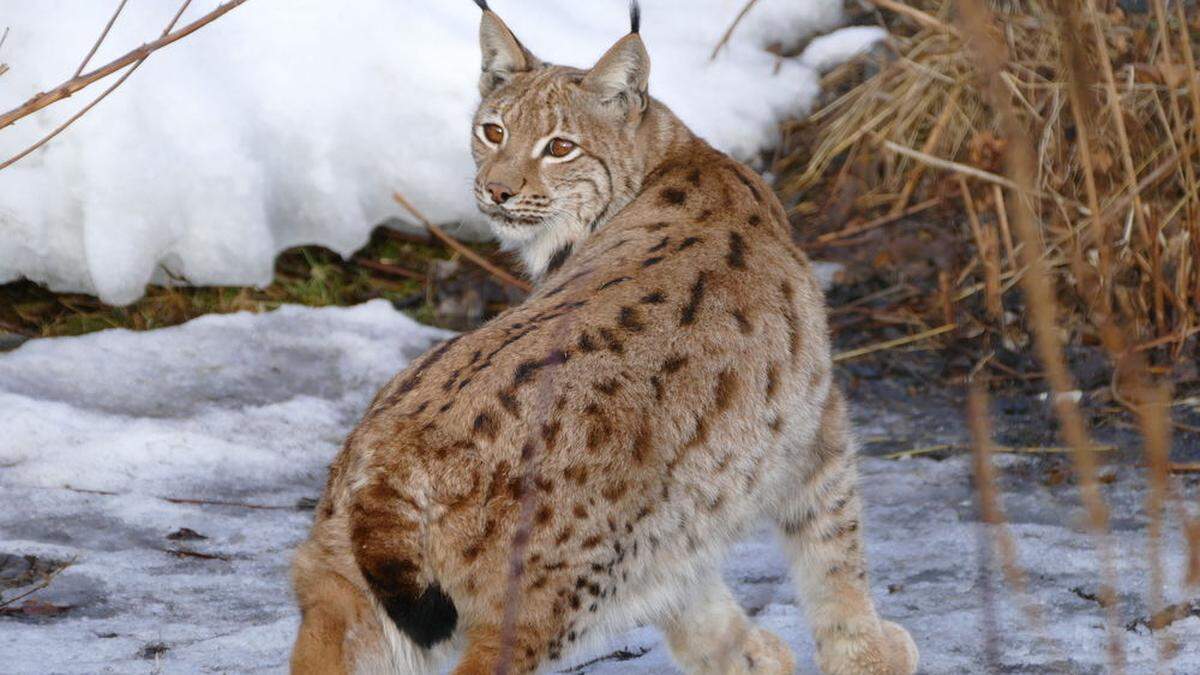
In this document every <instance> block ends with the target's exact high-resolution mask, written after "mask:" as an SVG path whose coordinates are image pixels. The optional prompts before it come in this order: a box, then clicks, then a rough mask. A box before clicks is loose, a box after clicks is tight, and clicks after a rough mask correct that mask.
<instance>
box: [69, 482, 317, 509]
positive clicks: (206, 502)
mask: <svg viewBox="0 0 1200 675" xmlns="http://www.w3.org/2000/svg"><path fill="white" fill-rule="evenodd" d="M62 489H64V490H66V491H68V492H78V493H79V494H85V495H100V496H102V497H123V496H125V495H127V494H131V493H128V492H110V491H108V490H89V489H87V488H77V487H71V486H70V485H65V486H63V488H62ZM146 496H147V497H151V498H153V499H157V500H160V501H164V502H168V503H171V504H188V505H195V506H230V507H234V508H239V509H254V510H260V511H294V510H295V509H296V507H295V506H277V505H274V504H247V503H245V502H229V501H223V500H219V499H192V498H188V497H161V496H158V495H146Z"/></svg>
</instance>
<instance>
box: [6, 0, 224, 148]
mask: <svg viewBox="0 0 1200 675" xmlns="http://www.w3.org/2000/svg"><path fill="white" fill-rule="evenodd" d="M244 2H246V0H228V1H227V2H225V3H224V4H222V5H219V6H217V7H216V8H215V9H213V10H212V11H211V12H209V13H208V14H205V15H204V16H202V17H200V18H199V19H196V20H195V21H193V22H191V23H189V24H187V25H186V26H184V27H183V28H180V29H179V30H177V31H175V32H173V33H167V34H165V35H163V36H162V37H160V38H159V39H157V40H155V41H153V42H148V43H146V44H144V45H142V46H140V47H138V48H137V49H134V50H132V51H129V52H127V53H126V54H124V55H122V56H120V57H118V58H116V59H113V60H112V61H110V62H108V63H106V64H105V65H103V66H101V67H99V68H97V69H95V70H92V71H90V72H87V73H84V74H83V75H80V76H78V77H73V78H71V79H69V80H67V81H66V82H63V83H61V84H59V85H58V86H56V87H54V88H53V89H51V90H50V91H47V92H42V93H40V94H37V95H35V96H33V97H32V98H30V99H29V100H28V101H25V102H24V103H22V104H21V105H19V106H17V107H16V108H13V109H12V110H9V111H8V112H6V113H4V114H2V115H0V129H4V128H5V127H8V126H11V125H12V124H13V123H14V122H16V121H17V120H19V119H21V118H22V117H26V116H28V115H32V114H33V113H35V112H37V111H39V110H41V109H42V108H45V107H46V106H48V105H50V104H52V103H55V102H57V101H61V100H62V99H64V98H67V97H69V96H71V95H72V94H74V93H75V92H77V91H79V90H81V89H83V88H85V87H87V86H88V85H90V84H92V83H93V82H95V81H97V80H100V79H103V78H105V77H107V76H109V75H112V74H113V73H115V72H117V71H118V70H121V69H122V68H124V67H126V66H128V65H131V64H134V63H137V62H139V61H143V60H145V59H146V57H147V56H149V55H150V54H152V53H154V52H156V51H158V50H159V49H162V48H163V47H166V46H167V45H169V44H171V43H173V42H176V41H178V40H180V39H181V38H185V37H187V36H188V35H191V34H192V33H194V32H196V31H197V30H199V29H201V28H203V27H204V26H206V25H208V24H210V23H212V22H213V21H215V20H216V19H218V18H220V17H221V16H223V15H225V14H226V13H228V12H229V11H230V10H232V9H233V8H235V7H237V6H238V5H241V4H242V3H244ZM173 25H174V22H172V26H173Z"/></svg>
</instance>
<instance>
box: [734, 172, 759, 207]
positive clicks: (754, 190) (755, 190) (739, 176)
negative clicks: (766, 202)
mask: <svg viewBox="0 0 1200 675" xmlns="http://www.w3.org/2000/svg"><path fill="white" fill-rule="evenodd" d="M733 175H734V176H736V177H737V179H738V180H739V181H741V183H742V185H745V186H746V187H747V188H748V189H749V190H750V194H752V195H754V201H756V202H758V203H760V204H761V203H762V200H763V198H762V193H761V192H759V190H758V187H757V186H755V185H754V183H752V182H750V179H749V178H746V177H745V176H743V175H742V173H741V172H740V171H734V172H733Z"/></svg>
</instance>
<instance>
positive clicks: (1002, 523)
mask: <svg viewBox="0 0 1200 675" xmlns="http://www.w3.org/2000/svg"><path fill="white" fill-rule="evenodd" d="M967 422H968V424H969V426H970V430H971V440H972V444H971V447H972V450H974V452H973V455H972V458H973V460H974V461H973V463H972V466H973V469H974V470H973V473H974V476H975V494H976V496H977V497H978V500H979V513H980V517H981V519H982V520H983V523H984V524H985V525H987V526H989V527H988V528H987V533H988V534H990V535H991V539H992V545H993V546H994V547H995V548H996V549H997V550H998V552H999V554H1000V565H1001V569H1003V571H1004V578H1005V581H1006V582H1007V583H1008V585H1009V587H1010V588H1012V589H1013V590H1014V591H1015V592H1016V593H1017V595H1018V597H1019V599H1020V600H1021V609H1022V611H1023V612H1024V613H1025V617H1026V619H1027V620H1028V621H1029V623H1030V625H1032V626H1033V627H1034V630H1036V631H1037V634H1038V637H1039V639H1040V640H1041V641H1042V642H1043V643H1044V644H1046V645H1048V646H1050V648H1051V649H1054V650H1055V651H1058V648H1057V644H1056V643H1055V642H1054V641H1053V640H1051V639H1050V638H1049V636H1048V635H1047V634H1046V630H1045V622H1044V621H1043V620H1042V612H1041V608H1040V607H1039V606H1038V605H1036V604H1034V602H1033V600H1032V599H1031V598H1030V597H1029V575H1028V574H1027V573H1026V572H1025V570H1024V569H1023V568H1022V567H1021V564H1020V562H1019V556H1018V555H1017V544H1016V541H1015V540H1014V539H1013V536H1012V531H1011V530H1010V529H1009V527H1008V519H1007V518H1006V517H1005V515H1004V507H1003V505H1002V504H1001V503H1000V496H999V490H998V489H997V488H996V475H995V469H994V467H993V466H992V454H993V453H994V452H996V451H999V450H1002V449H1001V448H998V447H997V446H995V445H994V443H993V441H992V431H991V424H990V418H989V415H988V396H987V390H986V389H984V387H983V386H982V385H980V384H978V383H976V384H975V385H973V386H972V387H971V389H970V392H969V394H968V398H967Z"/></svg>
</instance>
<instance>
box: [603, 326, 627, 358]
mask: <svg viewBox="0 0 1200 675" xmlns="http://www.w3.org/2000/svg"><path fill="white" fill-rule="evenodd" d="M600 339H602V340H604V344H605V346H607V347H608V351H610V352H612V353H614V354H624V353H625V345H624V344H622V343H621V341H620V340H618V339H617V336H616V334H614V333H613V332H612V330H610V329H608V328H601V329H600Z"/></svg>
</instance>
